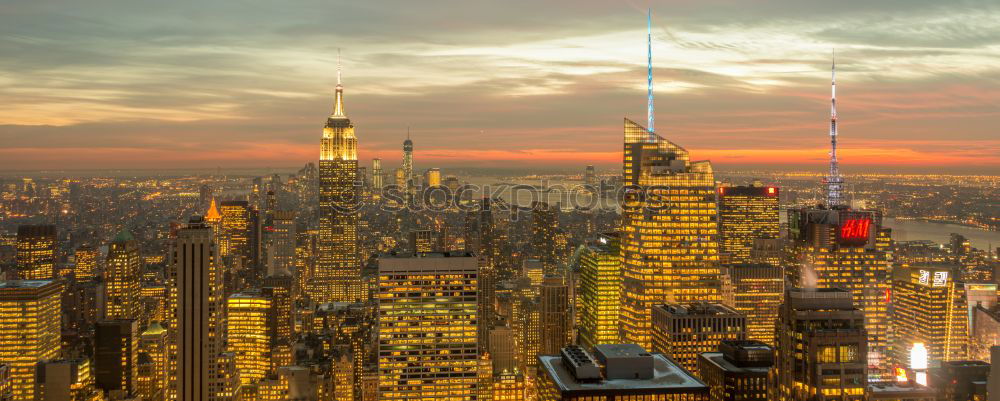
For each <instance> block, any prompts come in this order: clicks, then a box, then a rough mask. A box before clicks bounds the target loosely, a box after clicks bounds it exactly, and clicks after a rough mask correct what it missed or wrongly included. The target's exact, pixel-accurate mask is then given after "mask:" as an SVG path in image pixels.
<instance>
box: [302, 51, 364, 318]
mask: <svg viewBox="0 0 1000 401" xmlns="http://www.w3.org/2000/svg"><path fill="white" fill-rule="evenodd" d="M357 174H358V138H357V137H356V136H355V135H354V124H352V123H351V120H350V119H349V118H347V114H346V112H345V110H344V86H343V84H342V83H341V79H340V66H339V64H338V67H337V89H336V99H335V100H334V106H333V113H331V114H330V117H328V118H327V120H326V125H325V126H324V127H323V137H322V139H321V140H320V154H319V250H318V252H319V255H318V259H317V261H316V269H315V273H314V275H313V277H312V282H311V283H310V284H311V285H310V286H309V296H310V297H311V298H312V299H313V300H315V301H317V302H320V303H324V302H334V301H346V302H353V301H355V300H358V299H359V298H361V265H360V262H359V260H358V249H357V246H358V244H357V242H358V206H359V205H358V202H359V201H360V199H359V198H358V193H357V188H356V186H355V184H356V182H357V181H358V177H357Z"/></svg>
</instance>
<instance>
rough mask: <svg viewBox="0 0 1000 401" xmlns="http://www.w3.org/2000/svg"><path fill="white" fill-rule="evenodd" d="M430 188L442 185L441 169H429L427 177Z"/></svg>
mask: <svg viewBox="0 0 1000 401" xmlns="http://www.w3.org/2000/svg"><path fill="white" fill-rule="evenodd" d="M425 181H427V187H428V188H435V187H440V186H441V169H439V168H437V167H434V168H430V169H427V174H426V179H425Z"/></svg>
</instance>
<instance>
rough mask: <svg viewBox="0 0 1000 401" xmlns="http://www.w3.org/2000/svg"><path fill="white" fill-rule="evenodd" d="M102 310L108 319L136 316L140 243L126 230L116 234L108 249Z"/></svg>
mask: <svg viewBox="0 0 1000 401" xmlns="http://www.w3.org/2000/svg"><path fill="white" fill-rule="evenodd" d="M107 266H108V271H107V273H106V277H105V280H106V283H105V288H106V291H105V292H106V297H105V303H106V306H105V311H106V314H107V318H108V319H138V318H139V314H140V313H141V311H142V306H141V305H140V304H139V296H140V295H139V291H140V286H141V283H140V280H141V277H140V276H141V274H142V272H141V269H142V267H141V262H140V260H139V243H138V242H136V240H135V238H133V237H132V234H130V233H129V232H128V230H122V231H121V232H119V233H118V235H117V236H115V239H114V241H112V242H111V246H110V247H109V248H108V263H107Z"/></svg>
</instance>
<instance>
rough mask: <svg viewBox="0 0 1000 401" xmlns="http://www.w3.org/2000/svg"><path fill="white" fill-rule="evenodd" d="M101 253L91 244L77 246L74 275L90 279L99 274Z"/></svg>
mask: <svg viewBox="0 0 1000 401" xmlns="http://www.w3.org/2000/svg"><path fill="white" fill-rule="evenodd" d="M99 254H100V252H98V251H97V248H94V247H92V246H89V245H83V246H81V247H79V248H76V252H74V254H73V259H75V262H76V267H75V268H74V269H73V275H74V276H76V279H77V280H90V279H93V278H94V277H95V276H96V275H97V257H98V255H99Z"/></svg>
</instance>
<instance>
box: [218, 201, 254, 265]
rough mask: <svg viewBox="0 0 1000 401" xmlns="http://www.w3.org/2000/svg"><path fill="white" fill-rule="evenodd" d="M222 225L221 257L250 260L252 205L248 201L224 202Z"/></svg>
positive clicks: (220, 239)
mask: <svg viewBox="0 0 1000 401" xmlns="http://www.w3.org/2000/svg"><path fill="white" fill-rule="evenodd" d="M221 209H222V212H221V213H222V220H221V223H220V229H219V232H220V234H221V235H220V238H219V256H221V257H223V258H226V257H230V258H237V259H238V258H242V259H243V261H244V262H245V261H247V260H249V258H250V204H249V203H248V202H247V201H223V202H222V208H221Z"/></svg>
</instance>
